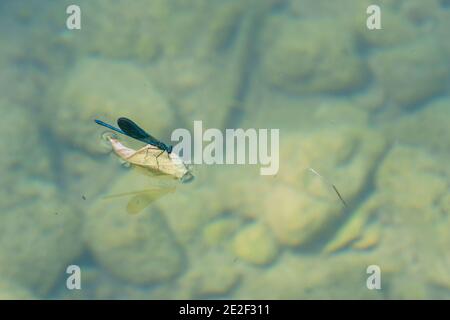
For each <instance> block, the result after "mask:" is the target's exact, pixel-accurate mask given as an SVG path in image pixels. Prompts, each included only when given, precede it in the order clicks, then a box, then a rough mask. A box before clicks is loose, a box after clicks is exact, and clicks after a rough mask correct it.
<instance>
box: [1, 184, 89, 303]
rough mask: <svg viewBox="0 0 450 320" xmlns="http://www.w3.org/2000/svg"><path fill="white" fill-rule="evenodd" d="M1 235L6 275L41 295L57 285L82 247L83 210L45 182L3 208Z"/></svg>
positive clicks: (3, 272)
mask: <svg viewBox="0 0 450 320" xmlns="http://www.w3.org/2000/svg"><path fill="white" fill-rule="evenodd" d="M28 188H29V192H30V193H31V190H30V189H31V188H30V187H28ZM0 234H1V235H2V239H3V240H2V241H1V243H0V269H1V270H2V277H4V278H5V279H7V280H10V281H12V282H14V283H18V284H20V285H22V286H24V287H25V288H28V289H30V290H32V291H33V292H36V293H38V294H39V295H44V294H46V293H47V292H48V291H49V290H50V289H51V288H52V287H53V286H54V285H55V284H56V281H57V280H58V279H60V277H61V275H62V274H63V272H64V271H65V269H66V267H67V266H68V265H69V264H70V263H71V262H72V261H73V260H74V259H75V258H76V257H77V256H78V255H79V254H80V253H81V249H82V241H81V215H80V212H79V211H77V210H76V209H75V208H73V207H72V206H70V205H67V203H66V202H63V201H61V200H59V199H58V196H57V194H56V192H55V190H54V188H52V187H48V188H46V187H45V185H43V183H41V184H40V186H39V187H38V188H36V189H34V195H32V194H30V195H29V197H27V198H22V204H21V205H16V206H14V207H10V208H8V209H3V210H2V214H1V215H0ZM64 281H65V280H64Z"/></svg>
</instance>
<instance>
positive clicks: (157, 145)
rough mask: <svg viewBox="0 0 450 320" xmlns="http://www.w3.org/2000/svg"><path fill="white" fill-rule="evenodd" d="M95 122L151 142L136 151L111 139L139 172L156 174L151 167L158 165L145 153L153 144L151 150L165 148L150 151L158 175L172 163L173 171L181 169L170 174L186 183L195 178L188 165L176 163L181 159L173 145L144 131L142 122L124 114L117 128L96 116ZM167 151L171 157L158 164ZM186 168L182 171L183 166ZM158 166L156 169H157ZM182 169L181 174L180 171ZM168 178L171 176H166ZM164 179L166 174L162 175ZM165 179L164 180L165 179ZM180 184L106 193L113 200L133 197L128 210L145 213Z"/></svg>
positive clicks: (126, 159)
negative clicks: (147, 208) (153, 203)
mask: <svg viewBox="0 0 450 320" xmlns="http://www.w3.org/2000/svg"><path fill="white" fill-rule="evenodd" d="M95 122H96V123H97V124H99V125H101V126H103V127H106V128H108V129H111V130H113V131H115V132H118V133H120V134H123V135H125V136H128V137H131V138H133V139H136V140H138V141H141V142H144V143H146V144H147V146H146V147H144V148H142V149H140V150H138V151H135V150H132V149H129V148H127V147H125V146H123V145H122V144H120V142H118V141H117V140H116V139H114V138H110V139H109V140H110V142H111V144H112V146H113V148H114V150H115V152H116V154H118V155H119V156H120V157H121V158H122V159H124V160H125V161H128V162H129V163H131V164H134V165H133V167H134V168H136V169H138V171H141V172H143V173H146V174H151V175H154V174H155V171H154V170H150V171H149V170H147V169H148V168H154V167H152V166H153V165H151V162H150V163H148V161H147V160H146V157H147V156H146V155H144V152H149V150H148V148H150V147H151V149H158V150H161V152H159V153H158V154H157V151H156V150H155V152H152V151H150V153H151V154H152V155H153V156H154V157H155V158H156V162H157V166H158V168H157V169H158V170H157V171H158V172H156V174H158V175H159V174H160V173H162V174H163V175H164V173H166V174H167V168H168V165H170V166H171V167H169V168H172V169H173V170H175V169H177V170H178V171H175V172H169V173H170V174H172V176H173V175H175V176H176V177H177V178H178V179H180V180H181V182H182V183H186V182H190V181H191V180H192V179H193V175H192V174H191V173H190V172H189V171H188V170H187V169H186V167H185V166H184V164H182V163H180V164H178V165H176V164H173V163H172V161H174V159H179V158H178V157H177V155H176V154H175V153H172V149H173V147H172V146H171V145H168V144H165V143H164V142H161V141H160V140H158V139H156V138H155V137H153V136H152V135H150V134H149V133H147V132H146V131H145V130H143V129H142V128H141V127H139V125H137V124H136V123H135V122H133V121H132V120H130V119H128V118H124V117H121V118H119V119H118V120H117V125H118V128H117V127H114V126H112V125H110V124H108V123H106V122H104V121H102V120H98V119H95ZM164 152H167V155H168V156H169V155H170V156H169V157H168V158H167V159H166V158H165V157H164V158H163V159H162V166H161V167H160V166H159V163H158V157H159V156H161V155H162V154H163V153H164ZM180 168H181V169H182V170H181V169H180ZM154 169H156V168H154ZM180 170H181V173H180V172H179V171H180ZM164 176H165V177H169V176H166V175H164ZM161 178H163V177H161ZM158 180H160V179H158ZM163 180H164V179H163ZM175 189H176V187H174V186H170V185H167V184H162V185H159V186H154V187H151V188H149V189H146V190H141V191H134V192H124V193H120V194H114V195H109V196H106V197H105V199H112V198H116V197H123V196H131V199H130V200H129V202H128V205H127V212H128V213H130V214H136V213H139V212H141V211H142V210H143V209H145V208H146V207H147V206H149V205H150V204H151V203H152V202H154V201H155V200H157V199H159V198H160V197H162V196H164V195H166V194H168V193H173V192H175Z"/></svg>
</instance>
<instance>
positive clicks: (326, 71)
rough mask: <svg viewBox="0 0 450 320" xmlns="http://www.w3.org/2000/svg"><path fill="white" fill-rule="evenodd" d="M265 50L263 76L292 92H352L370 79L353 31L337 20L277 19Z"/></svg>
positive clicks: (271, 23) (263, 49) (273, 83)
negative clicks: (357, 49) (358, 51)
mask: <svg viewBox="0 0 450 320" xmlns="http://www.w3.org/2000/svg"><path fill="white" fill-rule="evenodd" d="M261 50H262V52H263V58H262V60H263V62H262V76H263V78H264V79H265V81H267V82H268V83H269V84H271V85H272V86H273V87H276V88H278V89H280V90H283V91H285V92H288V93H298V94H303V93H319V92H331V93H335V92H342V91H349V90H354V89H356V88H358V87H361V86H362V85H363V84H364V83H365V81H366V79H367V68H366V67H365V64H364V62H363V61H362V60H361V59H360V58H359V57H358V55H357V54H356V47H355V42H354V39H353V38H352V34H351V33H349V32H342V31H341V30H340V29H339V28H336V26H335V20H333V19H305V20H294V19H288V18H287V17H283V18H282V19H281V18H279V17H276V18H273V20H272V21H270V23H269V24H268V26H267V31H266V35H265V37H264V41H263V43H262V46H261Z"/></svg>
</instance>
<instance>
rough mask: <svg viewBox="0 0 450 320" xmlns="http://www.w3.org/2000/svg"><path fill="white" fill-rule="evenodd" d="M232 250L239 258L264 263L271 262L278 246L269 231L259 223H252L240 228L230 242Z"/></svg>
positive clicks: (259, 263) (258, 263) (257, 263)
mask: <svg viewBox="0 0 450 320" xmlns="http://www.w3.org/2000/svg"><path fill="white" fill-rule="evenodd" d="M232 251H233V253H234V254H235V255H236V256H237V257H239V258H240V259H242V260H244V261H246V262H249V263H252V264H256V265H264V264H268V263H270V262H272V261H273V260H274V259H275V257H276V255H277V253H278V246H277V243H276V241H275V239H274V237H273V236H272V234H271V231H270V230H269V229H268V228H267V227H266V226H265V225H263V224H261V223H253V224H250V225H248V226H245V227H243V228H241V230H240V231H239V232H238V233H237V234H236V236H235V237H234V239H233V242H232Z"/></svg>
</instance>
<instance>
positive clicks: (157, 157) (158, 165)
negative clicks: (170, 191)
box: [156, 150, 166, 170]
mask: <svg viewBox="0 0 450 320" xmlns="http://www.w3.org/2000/svg"><path fill="white" fill-rule="evenodd" d="M164 152H166V150H163V151H161V152H160V153H159V154H158V155H157V156H156V164H157V165H158V170H159V162H158V158H159V156H160V155H162V154H163V153H164Z"/></svg>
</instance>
